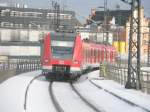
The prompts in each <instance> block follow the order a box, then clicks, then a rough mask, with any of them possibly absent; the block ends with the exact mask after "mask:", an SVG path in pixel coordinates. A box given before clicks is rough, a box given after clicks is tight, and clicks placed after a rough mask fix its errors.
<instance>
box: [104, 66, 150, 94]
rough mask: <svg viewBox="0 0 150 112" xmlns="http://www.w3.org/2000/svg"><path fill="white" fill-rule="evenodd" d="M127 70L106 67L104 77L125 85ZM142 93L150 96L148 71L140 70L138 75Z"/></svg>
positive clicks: (149, 74)
mask: <svg viewBox="0 0 150 112" xmlns="http://www.w3.org/2000/svg"><path fill="white" fill-rule="evenodd" d="M127 75H128V69H127V68H125V67H120V66H116V65H107V67H106V74H105V77H106V78H108V79H111V80H114V81H117V82H119V83H120V84H122V85H125V84H126V82H127ZM140 80H141V86H142V89H141V91H142V92H146V93H148V94H150V71H143V70H141V74H140Z"/></svg>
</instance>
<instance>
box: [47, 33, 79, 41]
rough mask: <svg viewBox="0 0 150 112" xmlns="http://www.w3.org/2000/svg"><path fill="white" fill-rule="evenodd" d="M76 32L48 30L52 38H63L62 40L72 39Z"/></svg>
mask: <svg viewBox="0 0 150 112" xmlns="http://www.w3.org/2000/svg"><path fill="white" fill-rule="evenodd" d="M76 35H77V34H76V33H66V32H50V37H51V39H52V40H60V41H61V40H64V41H74V40H75V38H76Z"/></svg>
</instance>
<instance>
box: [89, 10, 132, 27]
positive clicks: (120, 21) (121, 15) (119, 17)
mask: <svg viewBox="0 0 150 112" xmlns="http://www.w3.org/2000/svg"><path fill="white" fill-rule="evenodd" d="M130 14H131V11H130V10H108V11H107V17H108V18H112V17H115V24H117V25H120V26H124V25H125V23H126V21H127V20H128V18H129V16H130ZM104 16H105V13H104V11H95V14H93V15H92V16H91V19H92V20H94V21H104Z"/></svg>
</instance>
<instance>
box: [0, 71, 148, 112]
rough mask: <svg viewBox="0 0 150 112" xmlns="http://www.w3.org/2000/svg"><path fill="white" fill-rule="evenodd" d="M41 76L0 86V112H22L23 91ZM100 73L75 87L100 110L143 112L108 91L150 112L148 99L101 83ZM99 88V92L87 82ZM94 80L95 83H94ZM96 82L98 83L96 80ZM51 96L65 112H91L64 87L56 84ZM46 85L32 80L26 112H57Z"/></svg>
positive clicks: (27, 76) (28, 76)
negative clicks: (53, 96) (54, 97)
mask: <svg viewBox="0 0 150 112" xmlns="http://www.w3.org/2000/svg"><path fill="white" fill-rule="evenodd" d="M40 73H41V71H35V72H30V73H24V74H21V75H18V76H15V77H12V78H10V79H8V80H6V81H5V82H3V83H1V84H0V112H24V98H25V90H26V87H27V85H28V83H29V82H30V80H31V79H32V78H33V77H34V76H37V75H39V74H40ZM98 74H99V72H98V71H95V72H92V73H89V74H88V76H83V77H81V78H80V80H79V81H78V82H76V83H75V84H74V85H75V87H76V88H77V89H78V90H79V92H80V93H81V94H82V95H83V96H84V97H85V98H86V99H87V100H88V101H90V102H92V103H93V104H94V105H95V106H96V107H97V108H100V110H104V111H106V112H145V111H144V110H143V109H141V108H139V107H137V106H132V105H130V104H128V103H126V102H124V101H122V100H120V99H118V98H116V97H114V96H113V95H111V94H109V93H107V92H106V91H104V90H108V91H110V92H112V93H114V94H116V95H118V96H119V97H122V98H123V99H127V100H129V101H131V102H133V103H135V104H136V105H139V106H141V107H144V108H146V109H147V110H150V95H147V94H144V93H142V92H140V91H136V90H126V89H125V88H124V87H123V86H121V85H120V84H118V83H116V82H114V81H111V80H103V79H102V78H99V77H98ZM88 79H89V80H90V79H94V80H92V81H93V82H94V83H95V84H97V85H99V86H101V87H102V89H98V88H97V87H95V86H94V85H92V84H91V83H90V82H89V80H88ZM95 79H96V80H95ZM97 79H98V80H97ZM53 85H54V87H53V89H54V93H56V94H55V96H56V98H57V100H58V101H59V103H60V105H61V106H63V109H64V110H65V112H93V110H91V109H90V107H88V106H87V105H85V104H84V102H82V101H81V99H80V98H79V97H78V96H77V95H76V94H75V93H74V92H73V91H72V89H71V87H70V85H69V84H67V83H65V82H64V83H62V82H55V83H54V84H53ZM48 86H49V82H48V81H46V80H45V79H44V78H40V79H37V80H35V81H34V82H33V83H32V84H31V86H30V88H29V93H28V99H27V111H26V112H56V110H55V108H54V106H53V104H52V101H51V99H50V96H49V92H48V90H49V89H48Z"/></svg>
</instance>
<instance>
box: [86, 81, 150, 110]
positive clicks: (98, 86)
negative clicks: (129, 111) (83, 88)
mask: <svg viewBox="0 0 150 112" xmlns="http://www.w3.org/2000/svg"><path fill="white" fill-rule="evenodd" d="M89 82H90V83H91V84H92V85H94V86H95V87H97V88H98V89H100V90H101V89H103V90H104V91H105V92H107V93H109V94H111V95H113V96H114V97H116V98H118V99H120V100H121V101H123V102H125V103H127V104H129V105H131V106H136V107H138V108H141V109H142V110H144V111H146V112H150V110H148V109H146V108H144V107H142V106H140V105H138V104H135V103H134V102H131V101H129V100H127V99H125V98H123V97H120V96H118V95H117V94H115V93H113V92H111V91H109V90H107V89H104V88H102V87H101V86H100V85H97V84H95V83H94V82H93V81H92V80H89Z"/></svg>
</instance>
